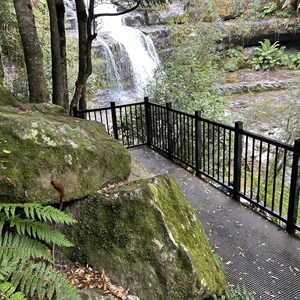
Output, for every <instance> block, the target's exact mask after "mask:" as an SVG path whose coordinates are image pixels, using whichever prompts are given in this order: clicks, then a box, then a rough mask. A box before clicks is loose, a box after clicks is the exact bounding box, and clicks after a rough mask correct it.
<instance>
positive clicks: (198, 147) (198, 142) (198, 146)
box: [195, 110, 202, 176]
mask: <svg viewBox="0 0 300 300" xmlns="http://www.w3.org/2000/svg"><path fill="white" fill-rule="evenodd" d="M201 153H202V130H201V110H196V111H195V164H196V175H197V176H199V175H200V172H199V171H200V170H201V169H202V165H201Z"/></svg>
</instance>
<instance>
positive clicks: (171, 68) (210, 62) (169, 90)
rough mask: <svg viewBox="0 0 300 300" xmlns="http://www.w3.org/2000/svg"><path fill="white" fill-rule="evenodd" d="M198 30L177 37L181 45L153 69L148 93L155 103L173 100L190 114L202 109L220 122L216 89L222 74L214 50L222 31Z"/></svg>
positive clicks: (220, 102) (221, 107) (221, 103)
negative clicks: (158, 66)
mask: <svg viewBox="0 0 300 300" xmlns="http://www.w3.org/2000/svg"><path fill="white" fill-rule="evenodd" d="M197 30H199V31H193V30H192V31H190V32H188V31H187V32H188V34H187V35H186V36H185V37H183V38H182V39H180V47H178V48H177V49H176V50H174V51H173V52H172V54H171V55H170V57H169V59H168V61H166V62H164V65H163V66H161V67H160V68H159V69H158V70H157V71H156V73H155V76H154V79H153V80H152V82H151V83H150V84H149V86H148V89H147V93H148V95H149V97H150V99H151V101H154V102H156V103H160V104H164V103H165V102H168V101H172V102H173V105H174V108H175V109H179V110H183V111H186V112H189V113H193V112H194V111H195V110H196V109H201V110H202V111H203V115H204V116H205V117H206V118H210V119H214V120H219V121H221V120H224V115H225V113H224V109H225V102H224V101H223V100H222V99H221V97H220V96H219V91H218V85H219V84H220V82H221V78H222V76H221V70H220V66H219V65H218V60H219V55H218V52H217V51H216V47H217V46H216V45H217V41H219V39H220V34H221V33H218V31H217V29H216V28H208V27H203V28H198V29H197ZM183 45H184V46H183Z"/></svg>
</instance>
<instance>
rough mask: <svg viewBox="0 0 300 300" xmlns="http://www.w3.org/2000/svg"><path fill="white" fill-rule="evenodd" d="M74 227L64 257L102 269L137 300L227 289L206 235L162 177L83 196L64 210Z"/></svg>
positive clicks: (171, 299)
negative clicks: (74, 221) (70, 217)
mask: <svg viewBox="0 0 300 300" xmlns="http://www.w3.org/2000/svg"><path fill="white" fill-rule="evenodd" d="M67 212H68V213H69V214H71V215H72V216H73V217H74V218H75V219H77V220H78V223H77V224H76V225H74V226H72V227H71V228H69V229H68V232H67V235H68V237H69V238H70V240H71V241H72V242H73V243H74V244H75V247H74V248H73V249H68V250H64V251H68V252H67V253H65V254H64V255H65V256H67V257H68V258H69V259H71V260H73V261H79V262H81V263H83V264H89V265H91V266H92V267H93V268H94V269H97V270H99V271H101V270H102V269H104V270H105V272H106V274H107V276H108V277H110V278H111V280H112V282H113V283H117V284H119V285H121V286H123V287H125V288H129V290H130V293H131V294H133V295H136V296H138V297H139V298H140V299H141V300H144V299H147V300H152V299H153V300H154V299H155V300H159V299H161V300H182V299H186V300H187V299H205V298H206V297H208V296H210V295H212V294H213V293H222V292H224V290H225V288H226V281H225V278H224V274H223V273H222V271H221V270H220V268H219V266H218V264H217V263H216V260H215V258H214V256H213V253H212V251H211V248H210V246H209V244H208V241H207V237H206V235H205V232H204V230H203V228H202V225H201V223H200V221H199V219H198V217H197V214H196V213H195V211H194V210H193V209H192V208H191V206H190V205H189V204H188V203H187V201H186V199H185V197H184V196H183V194H182V192H181V190H180V187H179V185H178V183H177V182H176V180H175V179H174V178H173V177H170V176H168V175H163V176H158V177H154V178H150V179H144V180H138V181H136V182H132V183H129V184H126V185H121V186H116V187H115V188H113V189H111V190H107V189H103V190H102V192H100V193H97V194H94V195H90V196H88V197H87V198H86V199H83V200H82V201H77V202H76V203H72V204H71V205H70V206H69V207H68V211H67Z"/></svg>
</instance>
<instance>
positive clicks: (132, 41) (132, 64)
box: [95, 4, 160, 102]
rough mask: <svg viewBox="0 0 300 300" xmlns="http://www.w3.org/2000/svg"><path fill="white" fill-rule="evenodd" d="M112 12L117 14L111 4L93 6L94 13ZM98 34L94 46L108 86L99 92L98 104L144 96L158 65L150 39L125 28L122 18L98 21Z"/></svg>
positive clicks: (139, 32)
mask: <svg viewBox="0 0 300 300" xmlns="http://www.w3.org/2000/svg"><path fill="white" fill-rule="evenodd" d="M112 12H116V7H115V6H114V5H112V4H99V5H98V6H96V7H95V13H96V14H97V13H112ZM97 33H98V35H97V39H96V41H95V46H96V47H99V48H101V51H100V52H101V53H102V57H103V58H104V60H105V68H106V72H107V76H106V79H107V81H108V84H109V89H106V90H102V91H99V93H98V98H99V102H107V101H118V102H128V101H130V100H134V98H136V97H143V92H144V88H145V87H146V85H147V83H148V82H149V80H151V79H152V77H153V74H154V71H155V69H156V68H157V66H158V65H159V64H160V60H159V57H158V55H157V53H156V51H155V47H154V45H153V42H152V40H151V38H150V37H149V36H146V35H145V34H143V33H142V32H141V31H140V30H138V29H135V28H132V27H129V26H126V25H125V24H124V21H123V19H122V17H121V16H113V17H101V18H98V19H97ZM97 102H98V101H97Z"/></svg>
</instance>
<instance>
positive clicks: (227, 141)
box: [199, 119, 234, 189]
mask: <svg viewBox="0 0 300 300" xmlns="http://www.w3.org/2000/svg"><path fill="white" fill-rule="evenodd" d="M200 122H201V137H199V138H201V141H202V147H201V154H200V155H201V158H200V162H201V163H200V165H201V168H200V170H199V172H200V173H201V174H203V175H205V176H208V177H209V178H210V179H212V180H214V181H216V182H217V183H219V184H221V185H222V186H224V187H227V188H229V189H232V181H233V157H234V155H233V145H234V143H233V136H234V130H233V128H228V127H223V126H219V124H218V123H211V122H207V120H206V119H200Z"/></svg>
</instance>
